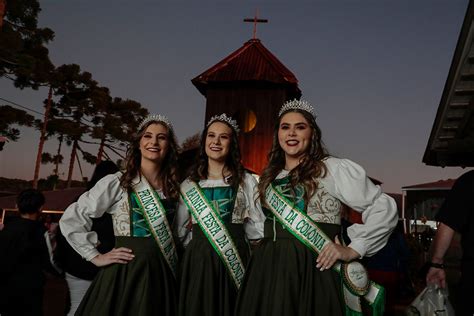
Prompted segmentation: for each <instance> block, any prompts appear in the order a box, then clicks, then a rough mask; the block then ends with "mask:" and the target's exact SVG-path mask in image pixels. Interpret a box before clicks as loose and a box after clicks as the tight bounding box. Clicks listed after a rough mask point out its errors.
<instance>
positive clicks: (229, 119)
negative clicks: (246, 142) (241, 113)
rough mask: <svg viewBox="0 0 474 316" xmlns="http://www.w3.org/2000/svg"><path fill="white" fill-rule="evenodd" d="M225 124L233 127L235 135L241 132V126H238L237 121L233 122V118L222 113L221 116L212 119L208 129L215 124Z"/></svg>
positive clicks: (208, 123)
mask: <svg viewBox="0 0 474 316" xmlns="http://www.w3.org/2000/svg"><path fill="white" fill-rule="evenodd" d="M216 121H217V122H225V123H227V124H229V125H230V126H232V128H233V129H234V131H235V133H236V134H238V133H239V132H240V129H239V125H238V124H237V121H236V120H233V119H232V117H231V116H227V114H225V113H222V114H221V115H214V116H213V117H211V119H210V120H209V121H208V122H207V125H206V127H209V125H211V124H212V123H214V122H216Z"/></svg>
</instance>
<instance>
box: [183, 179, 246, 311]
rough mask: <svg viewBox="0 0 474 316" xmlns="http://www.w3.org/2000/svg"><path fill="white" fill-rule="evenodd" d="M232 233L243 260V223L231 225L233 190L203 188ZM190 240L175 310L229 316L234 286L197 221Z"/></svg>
mask: <svg viewBox="0 0 474 316" xmlns="http://www.w3.org/2000/svg"><path fill="white" fill-rule="evenodd" d="M202 190H203V192H204V194H205V195H206V197H207V199H208V200H209V201H211V202H212V203H213V204H214V206H215V209H216V210H219V215H220V217H221V219H222V220H223V221H224V223H225V225H226V228H227V230H228V231H229V233H230V234H231V236H232V238H233V240H234V243H235V246H236V247H237V250H238V252H239V255H240V257H241V259H242V261H243V263H244V265H246V263H247V262H248V259H249V248H248V245H247V243H246V241H245V233H244V228H243V225H242V224H232V211H233V209H234V203H235V196H236V194H235V192H234V190H233V189H232V188H231V187H229V186H227V187H209V188H202ZM192 234H193V235H192V240H191V241H190V242H189V244H188V246H187V247H186V250H185V253H184V257H183V260H182V269H181V278H180V293H179V307H178V312H179V315H181V316H188V315H205V316H231V315H233V312H234V307H235V301H236V299H237V288H236V286H235V284H234V281H233V280H232V278H231V276H230V275H229V273H228V271H227V269H226V267H225V266H224V264H223V262H222V259H221V258H220V257H219V255H218V254H217V253H216V251H215V250H214V248H212V246H211V244H210V243H209V241H208V239H207V237H206V236H205V235H204V233H203V232H202V230H201V228H200V227H199V225H198V224H194V225H193V227H192Z"/></svg>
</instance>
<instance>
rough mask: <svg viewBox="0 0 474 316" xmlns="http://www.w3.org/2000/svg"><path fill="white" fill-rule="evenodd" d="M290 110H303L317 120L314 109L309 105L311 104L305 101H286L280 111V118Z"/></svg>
mask: <svg viewBox="0 0 474 316" xmlns="http://www.w3.org/2000/svg"><path fill="white" fill-rule="evenodd" d="M289 110H303V111H306V112H308V113H309V114H311V115H312V116H314V118H316V114H315V113H314V108H313V107H312V106H311V104H309V102H307V101H305V100H297V99H293V100H291V101H286V102H285V103H284V104H283V106H282V107H281V109H280V112H279V113H278V117H280V116H281V115H282V114H283V113H285V112H287V111H289Z"/></svg>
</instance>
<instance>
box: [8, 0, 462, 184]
mask: <svg viewBox="0 0 474 316" xmlns="http://www.w3.org/2000/svg"><path fill="white" fill-rule="evenodd" d="M467 3H468V1H467V0H444V1H436V0H418V1H412V0H397V1H395V0H394V1H387V0H377V1H376V0H364V1H349V0H346V1H342V0H334V1H329V0H327V1H275V0H272V1H226V0H220V1H217V0H214V1H210V0H200V1H141V0H138V1H41V6H42V9H43V11H42V12H41V14H40V24H41V25H43V26H48V27H50V28H51V29H53V30H54V31H55V33H56V38H55V40H54V41H53V42H52V43H51V44H50V45H49V46H48V47H49V49H50V54H51V58H52V61H53V62H54V63H55V65H57V66H59V65H61V64H64V63H77V64H79V65H81V67H82V69H83V70H86V71H89V72H91V73H92V74H93V77H94V79H96V80H97V81H98V82H99V83H100V84H101V85H104V86H107V87H109V88H110V90H111V94H112V95H113V96H117V97H122V98H130V99H134V100H137V101H139V102H141V103H142V104H143V105H144V106H146V107H147V108H148V109H149V110H150V111H151V112H157V113H162V114H165V115H167V116H169V117H170V119H171V120H172V121H173V123H174V125H175V128H176V131H177V134H178V137H179V139H180V141H183V140H184V139H185V138H186V137H187V136H190V135H192V134H194V133H196V132H198V131H199V130H200V129H201V128H202V126H203V123H204V110H205V99H204V97H203V96H202V95H201V94H199V92H198V91H197V90H196V89H195V88H194V86H193V85H192V84H191V81H190V80H191V79H192V78H194V77H195V76H196V75H198V74H200V73H201V72H203V71H204V70H206V69H207V68H209V67H211V66H213V65H214V64H216V63H217V62H218V61H220V60H221V59H223V58H224V57H226V56H227V55H228V54H230V53H231V52H233V51H234V50H236V49H238V48H239V47H241V46H242V44H243V43H244V42H246V41H247V40H248V39H250V38H251V36H252V25H251V24H249V23H243V22H242V19H243V18H246V17H251V16H253V14H254V13H255V9H256V8H258V9H259V11H260V15H261V17H262V18H267V19H269V22H270V23H268V24H265V25H261V26H259V28H258V37H259V38H260V39H261V40H262V43H263V44H264V45H265V46H266V47H267V48H268V49H269V50H270V51H272V52H273V53H274V54H275V55H276V56H277V57H278V58H279V59H280V60H281V61H282V62H283V63H284V64H285V65H286V66H287V67H288V68H289V69H290V70H291V71H292V72H293V73H294V74H295V75H296V77H297V78H298V80H299V83H300V88H301V90H302V92H303V98H305V99H307V100H308V101H310V102H311V103H312V104H313V105H314V106H315V108H316V111H317V113H318V123H319V124H320V127H321V129H322V131H323V139H324V141H325V143H326V145H327V146H328V148H329V150H330V151H331V152H332V153H333V154H334V155H337V156H340V157H347V158H350V159H352V160H354V161H356V162H358V163H360V164H361V165H363V166H364V167H365V168H366V170H367V171H368V173H369V174H370V175H371V176H372V177H374V178H377V179H379V180H381V181H383V182H384V185H383V186H384V189H385V190H386V191H389V192H400V191H401V187H402V186H405V185H412V184H417V183H422V182H429V181H435V180H438V179H445V178H448V177H457V176H458V175H459V174H461V173H462V172H464V171H465V170H462V169H460V168H444V169H442V168H439V167H428V166H425V165H424V164H422V162H421V160H422V157H423V153H424V150H425V148H426V144H427V142H428V137H429V134H430V131H431V127H432V124H433V120H434V117H435V114H436V110H437V108H438V105H439V100H440V97H441V93H442V89H443V86H444V83H445V81H446V77H447V74H448V70H449V67H450V64H451V59H452V56H453V52H454V48H455V45H456V42H457V38H458V35H459V31H460V27H461V24H462V21H463V18H464V14H465V11H466V7H467ZM0 97H2V98H5V99H8V100H11V101H14V102H17V103H19V104H22V105H25V106H28V107H31V108H33V109H35V110H37V111H40V112H41V111H42V108H41V104H42V100H43V99H44V98H45V97H46V91H39V92H34V91H31V90H23V91H21V90H18V89H15V88H13V85H12V84H11V82H10V81H8V80H6V79H0ZM38 139H39V133H38V132H37V131H34V130H32V129H28V130H24V131H23V134H22V138H21V139H20V140H19V141H18V142H16V143H9V144H7V145H6V146H5V149H4V151H2V152H0V175H1V176H5V177H18V178H25V179H31V178H32V176H33V170H34V160H35V157H36V148H37V143H38ZM56 146H57V141H55V140H51V141H49V142H48V143H47V146H46V150H47V151H50V152H53V151H55V149H56ZM86 148H87V147H86ZM89 149H90V151H91V152H93V153H95V152H96V148H95V147H90V148H89ZM63 155H64V156H65V158H66V159H65V161H68V159H69V157H68V155H69V152H68V151H64V152H63ZM84 167H85V166H84V163H83V168H84ZM52 169H53V167H52V166H43V167H42V171H41V175H42V176H46V175H48V174H50V173H51V172H52ZM84 169H85V170H84V176H89V175H90V172H91V170H92V169H91V168H90V167H86V168H84ZM61 172H64V173H65V172H67V163H65V164H64V165H63V166H62V169H61ZM75 174H76V177H77V178H78V177H79V175H80V173H79V170H78V168H77V166H76V173H75Z"/></svg>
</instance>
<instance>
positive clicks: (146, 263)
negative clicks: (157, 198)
mask: <svg viewBox="0 0 474 316" xmlns="http://www.w3.org/2000/svg"><path fill="white" fill-rule="evenodd" d="M115 247H116V248H118V247H127V248H130V249H132V250H133V254H134V255H135V258H133V260H132V261H130V262H129V263H127V264H118V263H117V264H112V265H110V266H107V267H105V268H102V269H101V270H100V271H99V273H98V274H97V276H96V278H95V279H94V281H93V282H92V284H91V286H90V287H89V289H88V291H87V293H86V295H85V296H84V298H83V299H82V302H81V304H80V305H79V308H78V309H77V311H76V313H75V315H87V316H90V315H114V316H115V315H123V316H125V315H144V316H146V315H176V306H177V293H178V292H177V284H176V281H175V279H174V277H173V274H172V272H171V270H170V269H169V267H168V264H167V262H166V259H165V258H164V257H163V255H162V254H161V251H160V249H159V247H158V245H157V244H156V242H155V240H154V239H153V238H147V237H116V241H115Z"/></svg>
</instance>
